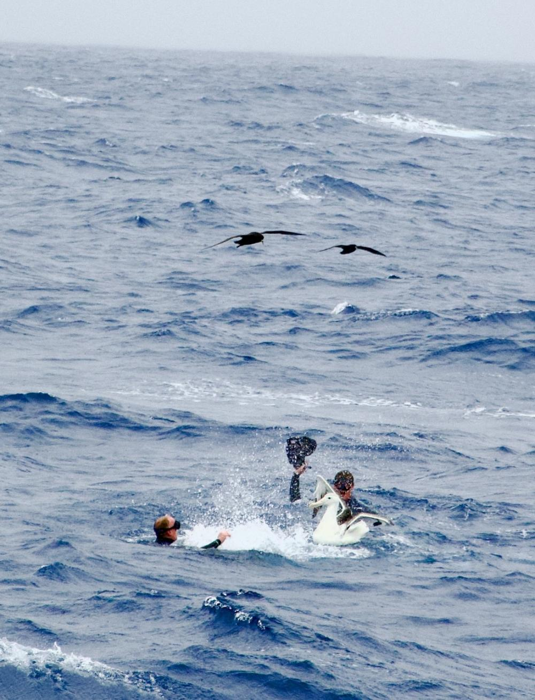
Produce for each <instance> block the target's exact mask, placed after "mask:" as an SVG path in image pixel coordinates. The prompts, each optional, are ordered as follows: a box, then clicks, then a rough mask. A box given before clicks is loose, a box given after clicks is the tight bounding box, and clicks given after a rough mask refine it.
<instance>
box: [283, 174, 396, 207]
mask: <svg viewBox="0 0 535 700" xmlns="http://www.w3.org/2000/svg"><path fill="white" fill-rule="evenodd" d="M277 191H278V192H281V193H285V194H290V195H291V196H292V197H295V198H297V199H305V200H314V199H323V198H324V197H337V198H339V199H368V200H371V201H377V202H390V199H388V197H384V196H383V195H380V194H377V193H376V192H373V191H372V190H370V189H369V188H368V187H364V186H362V185H359V184H358V183H356V182H352V181H351V180H346V179H344V178H341V177H331V176H330V175H314V176H312V177H310V178H307V179H305V180H299V179H296V180H290V181H289V182H288V183H284V184H283V185H279V186H278V187H277Z"/></svg>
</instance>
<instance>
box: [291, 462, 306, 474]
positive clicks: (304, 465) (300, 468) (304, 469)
mask: <svg viewBox="0 0 535 700" xmlns="http://www.w3.org/2000/svg"><path fill="white" fill-rule="evenodd" d="M307 469H308V462H305V463H304V464H302V465H301V466H300V467H297V469H295V470H294V471H295V473H296V474H297V476H301V474H303V473H304V472H306V470H307Z"/></svg>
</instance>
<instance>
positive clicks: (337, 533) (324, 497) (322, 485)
mask: <svg viewBox="0 0 535 700" xmlns="http://www.w3.org/2000/svg"><path fill="white" fill-rule="evenodd" d="M308 505H309V507H310V508H321V507H322V506H325V513H324V514H323V516H322V518H321V520H320V522H319V524H318V526H317V527H316V529H315V530H314V533H313V535H312V539H313V540H314V542H315V544H328V545H335V546H337V547H343V546H344V545H348V544H355V543H356V542H358V541H359V540H361V539H362V538H363V537H364V535H366V534H367V533H368V532H369V531H370V525H371V526H372V527H373V526H377V525H382V524H385V525H393V523H392V521H391V520H389V519H388V518H385V517H383V516H382V515H378V514H377V513H368V512H364V511H363V512H361V513H357V514H356V515H353V516H352V515H350V513H349V509H348V507H347V505H346V504H345V503H344V501H343V500H342V499H341V498H340V496H339V495H338V494H337V493H336V491H335V490H334V489H333V487H332V486H331V485H330V484H329V483H327V481H325V479H324V478H323V477H322V476H319V475H318V477H317V484H316V490H315V492H314V500H313V501H312V502H311V503H309V504H308Z"/></svg>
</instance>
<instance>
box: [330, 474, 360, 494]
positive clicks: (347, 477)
mask: <svg viewBox="0 0 535 700" xmlns="http://www.w3.org/2000/svg"><path fill="white" fill-rule="evenodd" d="M333 485H334V487H335V488H337V489H340V490H341V491H345V490H347V489H348V488H352V487H353V486H354V485H355V479H354V478H353V474H352V473H351V472H349V471H347V470H345V469H343V470H342V471H341V472H338V474H335V477H334V481H333Z"/></svg>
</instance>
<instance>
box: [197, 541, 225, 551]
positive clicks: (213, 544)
mask: <svg viewBox="0 0 535 700" xmlns="http://www.w3.org/2000/svg"><path fill="white" fill-rule="evenodd" d="M220 544H221V540H217V539H216V540H214V541H213V542H209V543H208V544H205V545H204V547H201V549H217V548H218V547H219V545H220Z"/></svg>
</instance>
